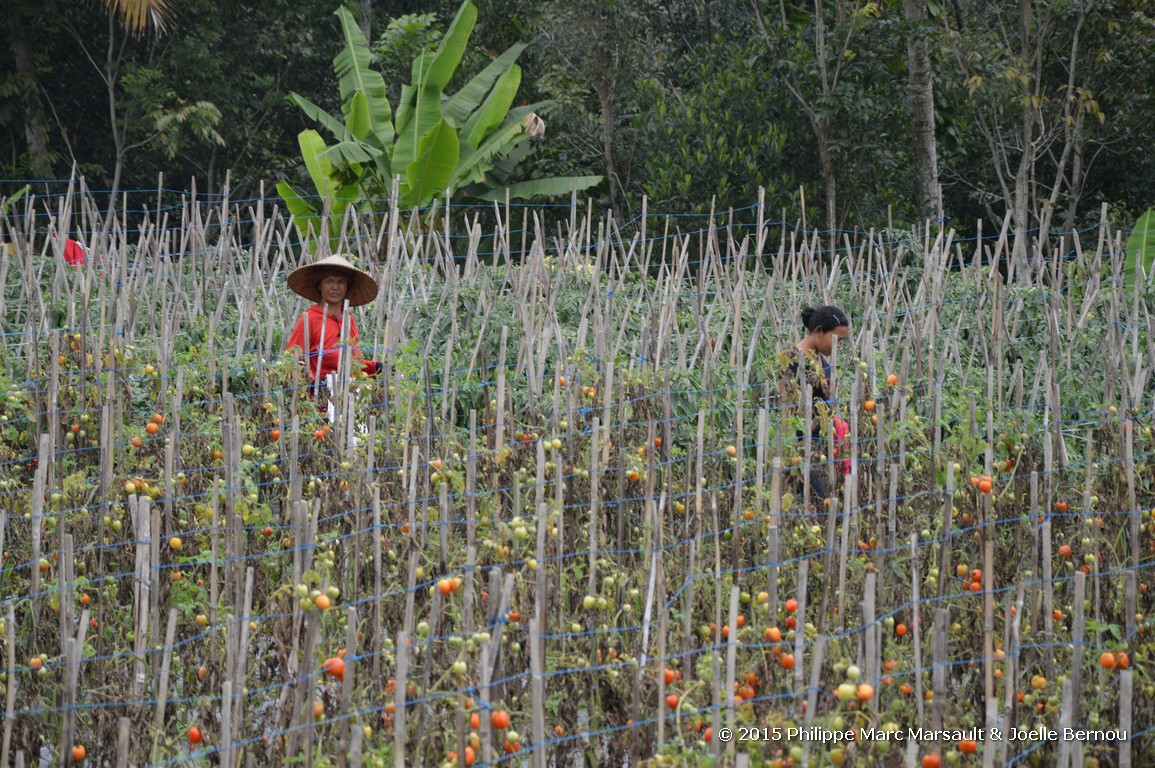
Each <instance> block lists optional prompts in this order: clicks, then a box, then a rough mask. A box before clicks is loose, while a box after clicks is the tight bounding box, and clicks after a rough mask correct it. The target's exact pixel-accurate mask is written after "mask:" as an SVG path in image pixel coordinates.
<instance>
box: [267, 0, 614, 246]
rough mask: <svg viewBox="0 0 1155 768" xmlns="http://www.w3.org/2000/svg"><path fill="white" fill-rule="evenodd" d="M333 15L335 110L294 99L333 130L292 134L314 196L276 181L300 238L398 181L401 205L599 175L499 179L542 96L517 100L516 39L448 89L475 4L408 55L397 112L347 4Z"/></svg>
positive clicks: (376, 206)
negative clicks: (339, 41)
mask: <svg viewBox="0 0 1155 768" xmlns="http://www.w3.org/2000/svg"><path fill="white" fill-rule="evenodd" d="M336 15H337V17H338V19H339V21H340V28H341V35H342V38H343V47H342V49H341V52H340V53H339V54H337V56H336V57H335V58H334V59H333V69H334V71H335V73H336V75H337V81H338V85H339V87H340V94H341V115H340V116H336V115H332V114H329V113H328V112H326V111H325V110H324V109H322V108H321V107H319V106H317V105H316V104H314V103H313V102H311V101H309V100H308V99H306V98H305V97H303V96H301V95H299V94H296V93H294V94H292V95H291V97H290V98H291V100H292V101H293V102H294V103H295V104H297V106H299V107H300V108H301V110H302V111H303V112H304V113H305V115H307V116H308V117H309V118H311V119H312V120H314V121H315V122H317V123H318V124H319V125H320V127H321V128H323V129H324V130H325V131H327V132H328V133H329V134H330V135H331V137H332V141H333V143H332V144H327V143H326V142H325V139H324V138H323V137H322V136H321V134H320V133H319V132H317V131H316V130H313V129H307V130H305V131H302V132H301V134H300V135H299V136H298V143H299V145H300V148H301V156H302V158H303V160H304V162H305V167H306V169H307V170H308V172H309V177H310V179H311V180H312V182H313V185H314V187H315V188H316V197H315V198H313V199H310V198H308V197H306V196H304V195H301V194H299V193H298V192H297V191H296V190H294V189H293V188H292V187H291V186H290V185H289V184H288V183H287V182H283V181H282V182H280V183H279V184H278V185H277V191H278V192H279V193H280V195H281V197H282V198H283V199H284V201H285V203H286V205H287V206H288V209H289V212H290V213H292V214H293V215H294V217H295V220H296V222H297V225H298V228H299V229H300V231H301V233H302V235H303V236H305V238H306V240H313V241H315V239H319V238H329V239H330V241H331V242H332V241H333V240H335V238H336V236H337V235H338V233H339V232H340V227H341V219H342V218H343V217H344V216H345V215H347V213H348V211H349V208H350V207H352V208H353V209H354V211H356V212H359V213H367V212H370V211H373V210H382V209H383V208H384V207H385V206H384V204H385V203H387V202H388V198H389V195H390V194H391V191H392V186H393V180H394V179H397V181H398V192H399V196H400V201H401V203H402V204H403V205H405V206H407V207H424V206H427V205H429V204H430V203H431V202H432V201H433V200H434V199H435V198H437V197H439V196H441V195H443V194H446V193H448V194H452V195H458V196H464V197H473V198H477V199H504V198H505V196H506V195H507V194H508V195H509V197H510V198H511V199H513V198H520V199H525V198H530V197H534V196H539V195H541V196H552V195H563V194H569V193H571V192H574V191H580V190H583V189H587V188H589V187H592V186H594V185H596V184H598V183H600V182H601V177H600V176H577V177H558V178H548V179H537V180H532V181H522V182H520V183H516V184H512V185H507V184H505V183H504V182H505V179H504V178H497V177H499V176H501V175H502V174H500V173H499V172H498V169H499V167H500V164H501V163H502V161H507V160H510V159H513V158H515V157H516V156H517V154H520V153H521V152H523V151H524V150H525V149H526V147H525V146H523V145H524V144H525V142H526V141H528V140H529V139H530V130H529V127H528V126H529V125H531V124H532V119H533V118H532V116H533V115H534V114H535V112H536V111H537V110H540V109H543V108H544V107H546V106H547V105H548V102H539V103H536V104H530V105H526V106H523V107H518V108H513V103H514V99H515V98H516V97H517V90H518V88H519V86H520V85H521V68H520V67H519V66H518V65H517V59H518V57H519V56H520V55H521V53H522V51H524V50H525V47H526V46H525V45H524V44H521V43H518V44H516V45H513V46H511V47H510V48H508V49H507V50H506V51H505V52H503V53H502V54H501V55H500V56H497V57H495V58H494V59H493V61H491V62H490V63H489V65H488V66H486V67H485V68H484V69H483V70H482V71H481V72H479V73H477V74H476V75H475V76H474V77H473V78H472V79H470V80H469V82H468V83H466V84H465V85H464V86H463V87H462V88H461V89H460V90H459V91H457V92H456V93H452V94H448V93H446V92H445V89H446V88H447V86H448V84H449V82H450V80H451V79H452V78H453V75H454V73H455V72H456V71H457V67H458V65H459V64H460V63H461V59H462V56H463V55H464V53H465V49H466V46H467V45H468V43H469V37H470V35H471V34H472V32H473V28H474V25H475V24H476V22H477V8H476V7H475V6H474V5H473V3H472V2H469V0H466V2H465V3H463V4H462V6H461V8H460V9H459V10H458V12H457V15H456V16H455V17H454V19H453V22H452V23H451V24H450V26H449V30H448V32H447V33H446V34H445V36H444V37H443V38H442V40H441V43H440V45H439V46H438V47H437V49H436V50H431V51H425V52H423V53H421V54H420V55H419V56H417V57H416V58H415V59H414V61H413V64H412V71H411V76H410V82H409V83H408V84H405V85H402V87H401V95H400V98H399V99H398V103H397V109H396V111H394V110H393V108H392V106H391V105H390V103H389V99H388V97H387V95H386V91H385V79H384V77H383V76H382V75H381V73H380V72H378V71H376V70H374V69H373V68H372V54H371V53H370V50H369V46H368V43H367V42H366V40H365V36H364V34H363V33H362V32H361V28H360V27H359V26H358V24H357V23H356V21H355V20H354V19H353V16H352V14H351V13H350V12H349V11H348V10H347V9H346V8H339V9H338V10H337V11H336ZM515 150H517V153H516V154H515ZM318 200H319V201H320V205H319V207H318V203H317V201H318ZM314 246H315V242H314Z"/></svg>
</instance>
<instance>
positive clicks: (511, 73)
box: [461, 64, 521, 147]
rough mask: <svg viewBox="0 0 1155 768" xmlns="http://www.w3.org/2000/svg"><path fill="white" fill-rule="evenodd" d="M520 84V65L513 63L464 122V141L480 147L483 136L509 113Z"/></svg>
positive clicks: (491, 130)
mask: <svg viewBox="0 0 1155 768" xmlns="http://www.w3.org/2000/svg"><path fill="white" fill-rule="evenodd" d="M520 85H521V67H519V66H517V65H516V64H514V65H512V66H511V67H510V68H509V69H507V70H506V71H505V73H504V74H503V75H502V76H501V77H500V78H498V80H497V83H496V84H494V86H493V90H492V91H490V92H489V96H488V97H487V98H486V99H485V103H484V104H482V105H481V107H480V108H479V109H478V110H477V111H476V112H474V113H473V116H472V117H470V118H469V120H468V121H467V122H466V123H465V127H464V128H462V129H461V132H462V134H463V135H464V136H465V141H466V142H468V143H469V144H471V145H473V146H475V147H480V146H481V142H483V141H485V137H486V136H488V135H489V134H491V133H492V132H493V131H494V129H496V128H497V127H498V126H499V125H501V122H502V121H503V120H504V119H505V116H506V115H507V114H509V108H510V107H512V106H513V100H514V98H515V97H516V96H517V89H518V87H519V86H520Z"/></svg>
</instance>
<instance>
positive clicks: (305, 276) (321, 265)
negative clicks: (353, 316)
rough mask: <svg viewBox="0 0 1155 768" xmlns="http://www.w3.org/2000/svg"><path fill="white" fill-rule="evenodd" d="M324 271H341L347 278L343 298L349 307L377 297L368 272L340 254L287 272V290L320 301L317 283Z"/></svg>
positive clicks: (375, 288) (374, 285)
mask: <svg viewBox="0 0 1155 768" xmlns="http://www.w3.org/2000/svg"><path fill="white" fill-rule="evenodd" d="M326 273H341V274H344V275H345V277H347V278H348V279H349V292H348V293H346V294H345V298H346V299H348V300H349V306H350V307H359V306H361V305H362V304H368V303H369V302H371V301H373V300H374V299H376V298H377V281H376V280H374V279H373V278H372V277H371V276H370V275H369V273H368V272H365V271H364V270H361V269H357V267H355V266H353V265H352V264H350V263H349V262H348V261H346V260H345V259H344V258H343V257H341V256H326V257H325V258H323V259H321V260H320V261H316V262H314V263H312V264H306V265H305V266H303V267H298V268H297V269H294V270H293V271H292V272H291V273H290V274H289V290H291V291H292V292H293V293H295V294H297V295H298V296H304V297H305V298H306V299H309V300H310V301H313V302H316V303H318V304H320V303H321V298H322V297H321V289H320V288H318V287H317V283H318V282H320V281H321V278H323V277H324V276H325V274H326Z"/></svg>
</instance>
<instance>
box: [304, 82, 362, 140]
mask: <svg viewBox="0 0 1155 768" xmlns="http://www.w3.org/2000/svg"><path fill="white" fill-rule="evenodd" d="M289 101H291V102H293V103H294V104H296V105H297V106H298V107H300V108H301V111H302V112H304V113H305V116H306V117H311V118H313V119H314V120H316V121H317V122H318V123H320V124H321V125H322V126H324V127H325V128H326V129H328V131H329V133H331V134H333V138H335V139H336V140H337V141H345V140H346V139H348V138H349V128H348V126H346V125H345V124H344V123H342V122H341V121H340V120H338V119H337V118H335V117H333V116H332V115H330V114H329V113H328V112H326V111H325V110H324V109H322V108H321V107H319V106H317V105H316V104H314V103H313V102H311V101H309V100H308V99H306V98H305V97H304V96H302V95H301V94H299V93H290V94H289Z"/></svg>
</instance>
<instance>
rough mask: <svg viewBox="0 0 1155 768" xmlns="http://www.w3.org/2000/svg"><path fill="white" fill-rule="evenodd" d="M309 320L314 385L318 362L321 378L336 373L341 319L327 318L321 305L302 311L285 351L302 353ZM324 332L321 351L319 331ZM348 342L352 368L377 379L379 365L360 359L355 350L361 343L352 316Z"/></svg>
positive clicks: (335, 317) (310, 373) (335, 316)
mask: <svg viewBox="0 0 1155 768" xmlns="http://www.w3.org/2000/svg"><path fill="white" fill-rule="evenodd" d="M306 317H308V318H309V345H308V349H309V356H308V357H309V362H310V365H309V380H310V381H313V380H314V379H315V377H316V376H317V361H318V360H320V364H321V378H322V379H324V378H325V377H326V376H327V375H329V374H330V373H336V372H337V364H338V361H339V359H340V356H341V315H339V314H338V315H333V314H326V313H325V310H324V309H323V308H322V307H321V305H320V304H314V305H313V306H311V307H309V308H308V309H307V310H305V313H304V314H303V315H301V316H300V317H299V318H297V324H296V325H295V326H293V332H292V333H291V334H290V335H289V340H288V342H287V343H286V344H285V349H292V348H293V347H296V348H297V350H298V353H301V352H304V350H305V318H306ZM322 328H324V329H325V338H324V347H323V348H322V347H321V329H322ZM347 336H348V339H349V347H348V349H349V350H350V351H351V352H352V353H353V366H354V367H353V368H351V370H353V371H356V370H357V368H356V366H358V365H360V367H361V368H362V369H363V370H364V371H365V372H366V373H368V374H369V375H370V376H375V375H377V371H378V370H379V368H380V365H379V364H378V363H377V362H376V361H373V360H366V359H365V358H364V357H363V356H362V355H361V350H360V349H359V348H358V346H357V345H358V344H359V343H360V340H359V338H358V336H357V321H356V320H354V319H353V315H352V314H350V315H349V328H348V330H347Z"/></svg>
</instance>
